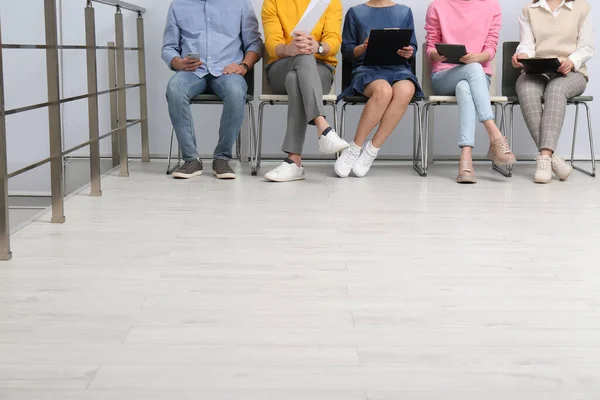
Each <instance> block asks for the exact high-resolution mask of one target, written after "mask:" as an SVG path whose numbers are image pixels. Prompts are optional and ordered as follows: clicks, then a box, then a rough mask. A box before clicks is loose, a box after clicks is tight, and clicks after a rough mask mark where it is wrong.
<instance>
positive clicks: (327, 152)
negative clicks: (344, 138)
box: [319, 143, 350, 154]
mask: <svg viewBox="0 0 600 400" xmlns="http://www.w3.org/2000/svg"><path fill="white" fill-rule="evenodd" d="M348 147H350V145H349V144H348V143H346V145H345V146H342V147H340V148H339V149H337V150H333V151H332V152H329V151H323V150H322V149H321V148H320V147H319V151H320V152H321V153H323V154H337V153H340V152H342V151H344V150H346V149H347V148H348Z"/></svg>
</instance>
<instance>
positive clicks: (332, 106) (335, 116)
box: [329, 101, 344, 160]
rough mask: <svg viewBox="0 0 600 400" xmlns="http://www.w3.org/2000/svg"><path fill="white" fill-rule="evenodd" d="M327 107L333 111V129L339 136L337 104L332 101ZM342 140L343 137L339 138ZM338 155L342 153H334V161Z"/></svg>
mask: <svg viewBox="0 0 600 400" xmlns="http://www.w3.org/2000/svg"><path fill="white" fill-rule="evenodd" d="M329 105H330V106H331V108H332V109H333V129H334V130H335V131H336V132H337V133H338V134H339V130H338V115H337V104H336V103H335V101H332V102H330V103H329ZM340 137H341V138H342V139H344V136H340ZM340 154H342V153H336V154H335V159H336V160H337V159H338V158H339V156H340Z"/></svg>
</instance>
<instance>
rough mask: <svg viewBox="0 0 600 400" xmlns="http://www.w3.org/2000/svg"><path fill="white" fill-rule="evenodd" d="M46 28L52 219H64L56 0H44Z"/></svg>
mask: <svg viewBox="0 0 600 400" xmlns="http://www.w3.org/2000/svg"><path fill="white" fill-rule="evenodd" d="M44 19H45V29H46V46H47V47H46V73H47V80H48V103H49V104H50V105H49V106H48V126H49V132H50V186H51V191H52V223H59V224H61V223H64V222H65V213H64V211H65V210H64V198H65V196H64V185H63V177H64V175H63V157H62V129H61V121H60V84H59V65H58V47H57V46H58V26H57V16H56V0H44Z"/></svg>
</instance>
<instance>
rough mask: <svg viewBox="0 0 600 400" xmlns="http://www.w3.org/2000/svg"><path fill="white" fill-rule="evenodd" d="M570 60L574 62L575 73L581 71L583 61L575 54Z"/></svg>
mask: <svg viewBox="0 0 600 400" xmlns="http://www.w3.org/2000/svg"><path fill="white" fill-rule="evenodd" d="M569 60H571V61H572V62H573V65H574V66H575V68H574V70H575V72H577V71H579V69H580V68H581V64H582V62H581V60H579V57H577V56H576V55H574V54H571V55H570V56H569Z"/></svg>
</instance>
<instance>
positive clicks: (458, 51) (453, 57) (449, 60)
mask: <svg viewBox="0 0 600 400" xmlns="http://www.w3.org/2000/svg"><path fill="white" fill-rule="evenodd" d="M435 49H436V50H437V52H438V54H439V55H441V56H444V57H446V61H442V63H444V64H463V63H462V62H460V59H461V58H463V56H465V55H467V48H466V47H465V45H463V44H442V43H437V44H436V45H435Z"/></svg>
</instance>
